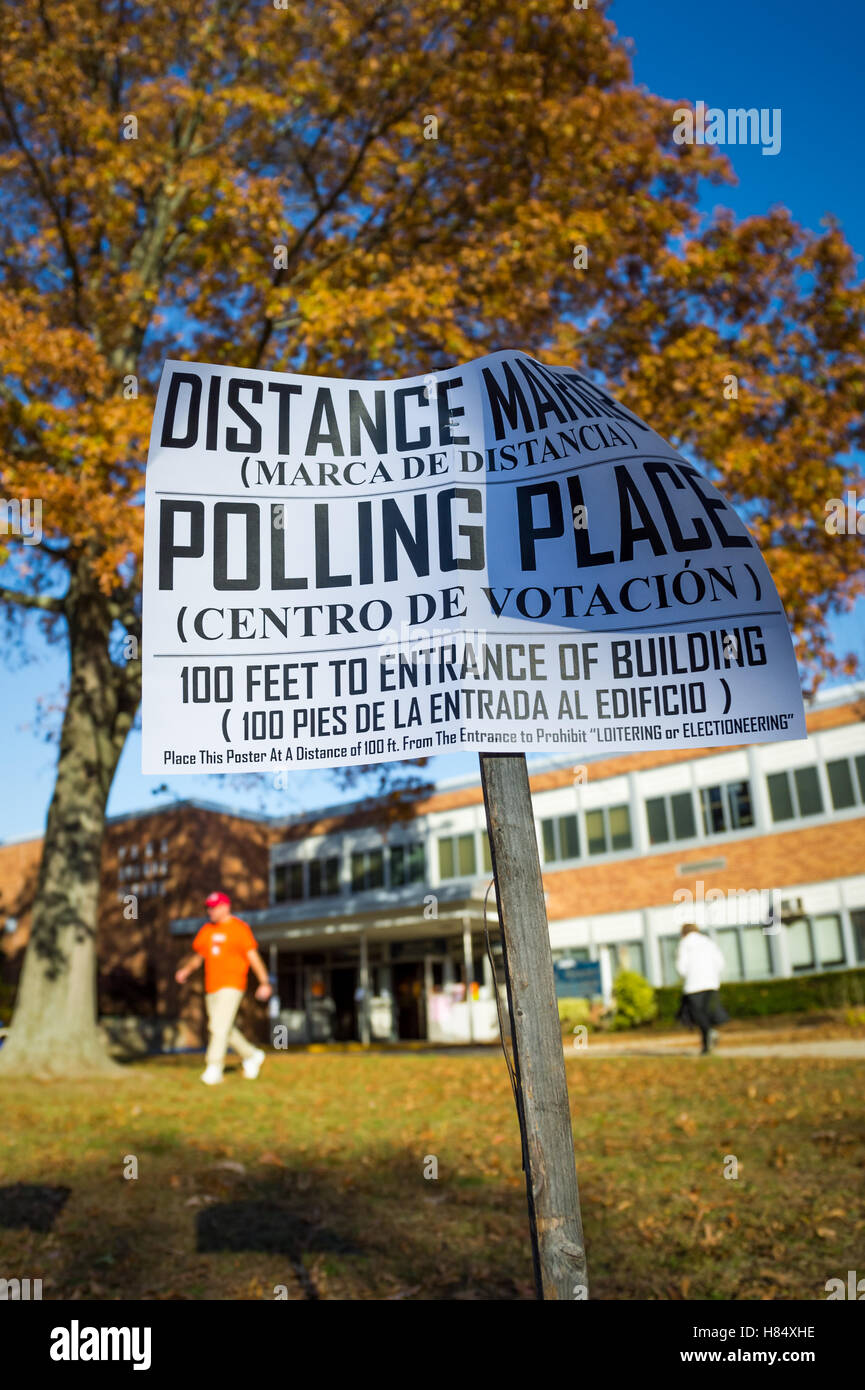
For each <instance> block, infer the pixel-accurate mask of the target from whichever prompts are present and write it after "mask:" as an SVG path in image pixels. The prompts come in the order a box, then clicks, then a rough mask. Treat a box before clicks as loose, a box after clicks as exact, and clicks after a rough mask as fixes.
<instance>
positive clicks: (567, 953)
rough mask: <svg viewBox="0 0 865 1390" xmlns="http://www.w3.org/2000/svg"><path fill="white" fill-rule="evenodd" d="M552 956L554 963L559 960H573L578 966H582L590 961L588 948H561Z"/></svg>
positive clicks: (553, 952)
mask: <svg viewBox="0 0 865 1390" xmlns="http://www.w3.org/2000/svg"><path fill="white" fill-rule="evenodd" d="M550 954H551V955H552V958H553V961H554V962H555V961H557V960H573V961H576V962H577V964H578V965H581V964H583V963H584V962H586V961H587V960H589V959H590V956H589V948H588V946H561V947H559V948H558V949H557V950H555V951H552V952H551V953H550Z"/></svg>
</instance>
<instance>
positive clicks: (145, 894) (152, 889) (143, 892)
mask: <svg viewBox="0 0 865 1390" xmlns="http://www.w3.org/2000/svg"><path fill="white" fill-rule="evenodd" d="M167 893H168V884H167V883H166V882H165V881H164V880H162V881H160V882H157V881H156V880H155V879H151V880H150V882H149V883H129V884H127V885H126V887H125V888H118V890H117V900H118V902H123V899H124V898H126V897H129V896H131V897H133V898H164V897H165V896H166V894H167Z"/></svg>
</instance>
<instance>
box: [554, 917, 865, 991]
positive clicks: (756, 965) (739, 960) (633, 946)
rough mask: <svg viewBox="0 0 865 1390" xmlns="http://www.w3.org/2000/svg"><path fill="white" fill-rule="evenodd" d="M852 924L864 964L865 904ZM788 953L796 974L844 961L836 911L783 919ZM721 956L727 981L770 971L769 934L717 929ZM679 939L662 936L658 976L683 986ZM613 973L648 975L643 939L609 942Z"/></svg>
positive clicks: (584, 950)
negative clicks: (634, 972) (678, 970)
mask: <svg viewBox="0 0 865 1390" xmlns="http://www.w3.org/2000/svg"><path fill="white" fill-rule="evenodd" d="M850 921H851V925H852V927H853V947H854V954H855V962H850V964H853V963H859V964H865V908H862V909H859V910H857V911H856V912H851V914H850ZM784 931H785V932H786V939H787V957H788V959H789V962H790V969H791V970H792V972H793V973H794V974H805V973H807V972H808V971H816V970H830V969H832V968H834V967H837V966H843V965H847V964H848V961H847V957H846V954H845V951H844V936H843V932H842V929H841V918H840V917H839V916H838V914H837V913H834V912H827V913H822V914H819V915H814V916H810V917H797V918H795V919H794V920H792V921H790V922H787V923H785V925H784ZM714 938H715V940H716V941H717V943H718V945H719V947H720V948H721V952H722V954H723V956H724V966H725V969H724V977H723V978H724V979H725V980H754V979H764V978H766V977H767V976H769V975H771V974H772V973H773V965H774V967H775V968H777V965H776V964H775V963H774V962H773V959H772V947H771V944H770V943H771V941H772V940H773V937H772V936H770V934H769V933H768V932H766V931H764V930H763V928H762V927H761V926H734V927H719V928H718V929H717V930H716V931H715V932H714ZM680 939H681V938H680V937H679V936H678V935H676V936H660V937H658V946H659V948H660V953H661V977H662V980H663V982H664V984H665V985H677V984H681V979H680V977H679V975H678V974H677V973H676V953H677V951H678V949H679V941H680ZM608 950H609V952H610V958H611V965H612V970H613V975H614V976H615V975H617V974H618V972H619V971H620V970H636V971H637V973H638V974H639V975H643V976H645V974H646V953H645V947H644V944H643V942H642V941H620V942H616V943H615V945H612V946H609V947H608ZM553 954H554V956H568V957H569V958H570V959H572V960H577V961H587V960H589V958H590V956H589V950H588V947H585V946H578V947H573V948H572V947H568V948H566V949H559V950H557V951H554V952H553Z"/></svg>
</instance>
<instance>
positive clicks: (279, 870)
mask: <svg viewBox="0 0 865 1390" xmlns="http://www.w3.org/2000/svg"><path fill="white" fill-rule="evenodd" d="M273 897H274V901H275V902H278V903H293V902H299V901H300V899H301V898H302V897H303V865H302V864H277V865H276V868H275V869H274V871H273Z"/></svg>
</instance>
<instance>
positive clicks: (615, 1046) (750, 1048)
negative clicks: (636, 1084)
mask: <svg viewBox="0 0 865 1390" xmlns="http://www.w3.org/2000/svg"><path fill="white" fill-rule="evenodd" d="M571 1055H574V1056H579V1057H697V1056H699V1046H695V1045H694V1043H693V1042H691V1043H688V1042H685V1041H682V1040H680V1039H679V1038H671V1039H669V1040H667V1039H664V1038H657V1039H656V1040H655V1041H654V1042H643V1041H642V1040H641V1041H640V1042H632V1043H611V1042H595V1041H593V1040H592V1039H591V1038H590V1039H589V1041H588V1043H587V1045H586V1046H585V1047H580V1048H569V1047H568V1046H567V1044H566V1046H565V1056H566V1057H569V1056H571ZM712 1055H713V1056H714V1057H719V1058H722V1059H723V1058H731V1057H828V1058H830V1059H832V1060H833V1061H835V1060H841V1059H842V1058H845V1059H846V1058H856V1059H858V1060H860V1061H865V1038H825V1039H823V1040H822V1041H820V1040H819V1039H816V1038H815V1039H813V1040H812V1041H807V1040H803V1041H802V1042H784V1043H771V1042H770V1043H743V1044H742V1046H741V1047H737V1046H736V1045H735V1044H734V1043H732V1042H726V1043H725V1041H724V1039H723V1038H722V1040H721V1042H720V1044H719V1046H718V1047H717V1048H716V1049H715V1052H714V1053H713V1054H712Z"/></svg>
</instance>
